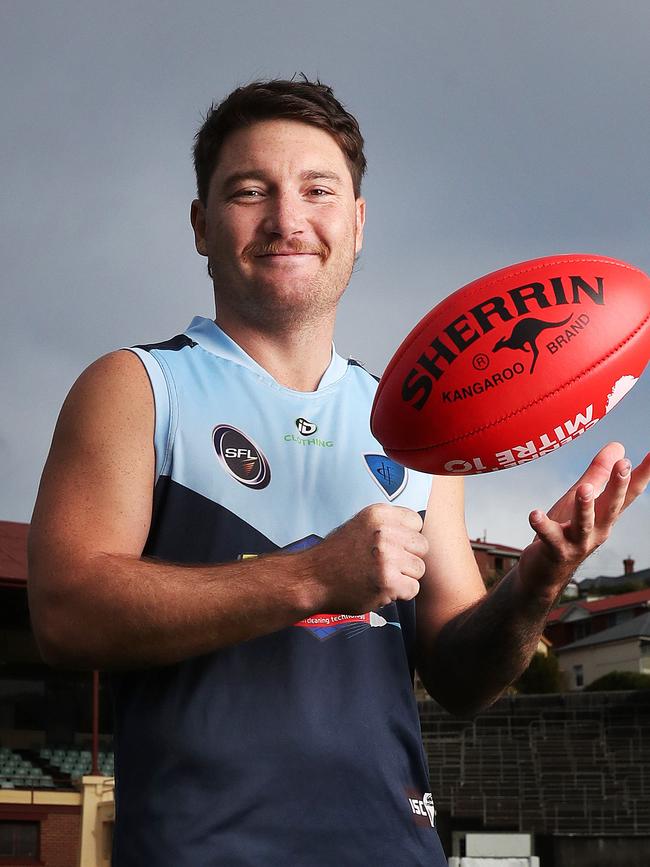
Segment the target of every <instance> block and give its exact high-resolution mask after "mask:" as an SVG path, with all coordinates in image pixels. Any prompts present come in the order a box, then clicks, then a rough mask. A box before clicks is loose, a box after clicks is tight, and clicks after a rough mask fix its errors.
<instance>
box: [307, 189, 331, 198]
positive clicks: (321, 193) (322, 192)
mask: <svg viewBox="0 0 650 867" xmlns="http://www.w3.org/2000/svg"><path fill="white" fill-rule="evenodd" d="M309 192H310V193H311V195H312V196H315V197H316V198H320V197H321V196H327V195H329V190H324V189H323V188H322V187H314V189H313V190H310V191H309Z"/></svg>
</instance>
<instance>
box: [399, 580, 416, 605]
mask: <svg viewBox="0 0 650 867" xmlns="http://www.w3.org/2000/svg"><path fill="white" fill-rule="evenodd" d="M396 590H397V593H396V596H397V598H398V599H403V600H404V601H405V602H408V601H410V600H411V599H415V597H416V596H417V595H418V593H419V592H420V582H419V581H416V580H415V579H414V578H409V577H408V576H406V575H405V576H404V577H403V579H402V581H401V582H400V584H399V587H397V588H396Z"/></svg>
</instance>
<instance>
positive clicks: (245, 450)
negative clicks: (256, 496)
mask: <svg viewBox="0 0 650 867" xmlns="http://www.w3.org/2000/svg"><path fill="white" fill-rule="evenodd" d="M212 441H213V443H214V448H215V451H216V453H217V457H218V458H219V460H220V461H221V464H222V466H223V468H224V469H225V470H226V472H227V473H228V475H230V476H232V477H233V479H237V481H238V482H240V483H241V484H242V485H246V487H247V488H252V489H253V490H254V491H259V490H261V489H262V488H265V487H266V486H267V485H268V484H269V482H270V481H271V467H270V466H269V462H268V460H267V459H266V456H265V455H264V453H263V452H262V450H261V449H260V448H259V447H258V446H256V445H255V443H254V442H253V441H252V440H250V439H249V438H248V437H247V436H246V435H245V434H243V433H242V432H241V431H240V430H237V428H234V427H231V426H230V425H227V424H220V425H218V426H217V427H216V428H215V429H214V431H213V434H212Z"/></svg>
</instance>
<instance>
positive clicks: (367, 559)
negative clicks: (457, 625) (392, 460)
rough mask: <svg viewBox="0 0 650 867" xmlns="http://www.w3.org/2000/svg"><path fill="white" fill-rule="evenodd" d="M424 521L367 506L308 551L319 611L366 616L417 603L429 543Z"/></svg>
mask: <svg viewBox="0 0 650 867" xmlns="http://www.w3.org/2000/svg"><path fill="white" fill-rule="evenodd" d="M421 530H422V518H421V517H420V516H419V515H418V513H417V512H413V511H411V509H405V508H403V507H401V506H389V505H388V504H385V503H379V504H376V505H373V506H367V507H366V508H365V509H363V510H362V511H361V512H359V513H358V514H357V515H355V516H354V518H351V519H350V520H349V521H347V522H346V523H345V524H343V525H342V526H340V527H338V528H337V529H336V530H334V531H333V532H332V533H330V534H329V536H327V537H326V538H325V539H324V540H323V541H322V542H321V544H320V545H317V546H316V547H315V548H312V549H310V551H309V554H310V555H311V556H312V557H313V562H312V568H311V570H310V571H311V572H312V574H313V576H314V580H315V582H316V586H317V591H318V592H319V594H320V599H321V601H320V603H319V610H321V611H331V612H333V613H345V614H365V613H367V612H368V611H372V610H373V609H376V608H380V607H381V606H382V605H388V604H389V603H391V602H395V601H396V600H397V599H404V600H408V599H413V598H414V597H415V596H416V595H417V593H418V590H419V589H420V584H419V581H420V578H422V576H423V575H424V568H425V566H424V560H423V558H424V556H425V555H426V553H427V551H428V547H429V546H428V542H427V540H426V539H425V538H424V536H423V535H422V533H421Z"/></svg>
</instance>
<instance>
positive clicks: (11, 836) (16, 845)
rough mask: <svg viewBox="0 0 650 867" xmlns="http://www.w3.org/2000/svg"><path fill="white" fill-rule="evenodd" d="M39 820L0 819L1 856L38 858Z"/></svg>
mask: <svg viewBox="0 0 650 867" xmlns="http://www.w3.org/2000/svg"><path fill="white" fill-rule="evenodd" d="M40 831H41V827H40V823H39V822H12V821H5V820H0V858H38V857H39V852H38V850H39V842H40V841H39V838H40Z"/></svg>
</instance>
